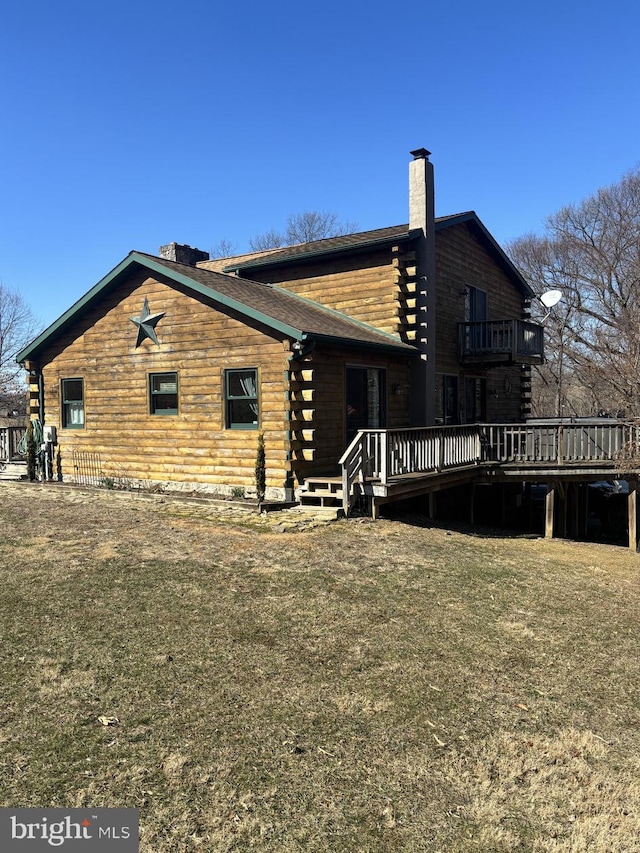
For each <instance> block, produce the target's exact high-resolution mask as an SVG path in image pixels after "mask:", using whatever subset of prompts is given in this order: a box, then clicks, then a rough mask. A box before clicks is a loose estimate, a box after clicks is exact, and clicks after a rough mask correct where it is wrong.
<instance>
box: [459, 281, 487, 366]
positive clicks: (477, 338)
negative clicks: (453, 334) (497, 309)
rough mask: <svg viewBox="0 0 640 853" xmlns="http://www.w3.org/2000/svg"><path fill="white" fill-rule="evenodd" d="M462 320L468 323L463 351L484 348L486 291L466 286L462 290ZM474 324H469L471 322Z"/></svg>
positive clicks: (485, 340) (485, 337)
mask: <svg viewBox="0 0 640 853" xmlns="http://www.w3.org/2000/svg"><path fill="white" fill-rule="evenodd" d="M464 321H465V323H467V324H468V325H467V326H466V331H465V338H466V340H465V351H466V352H477V351H478V350H485V349H487V346H488V341H487V332H488V329H487V292H486V290H480V289H479V288H478V287H471V286H469V287H466V288H465V290H464ZM472 323H473V324H474V325H471V324H472Z"/></svg>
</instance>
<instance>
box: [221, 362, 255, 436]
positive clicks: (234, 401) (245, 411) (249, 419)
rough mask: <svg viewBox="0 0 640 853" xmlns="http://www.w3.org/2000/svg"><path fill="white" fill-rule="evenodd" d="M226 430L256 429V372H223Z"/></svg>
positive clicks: (251, 370) (252, 370) (253, 369)
mask: <svg viewBox="0 0 640 853" xmlns="http://www.w3.org/2000/svg"><path fill="white" fill-rule="evenodd" d="M224 381H225V387H224V392H225V406H226V421H227V429H258V371H257V370H256V368H254V367H252V368H248V369H246V370H225V380H224Z"/></svg>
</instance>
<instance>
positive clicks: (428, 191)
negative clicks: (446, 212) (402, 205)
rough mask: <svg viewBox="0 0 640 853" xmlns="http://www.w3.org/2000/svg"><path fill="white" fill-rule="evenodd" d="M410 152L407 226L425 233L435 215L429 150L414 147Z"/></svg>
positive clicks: (430, 227) (430, 226)
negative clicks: (411, 157) (411, 156)
mask: <svg viewBox="0 0 640 853" xmlns="http://www.w3.org/2000/svg"><path fill="white" fill-rule="evenodd" d="M410 153H411V154H412V155H413V160H412V161H411V162H410V163H409V228H411V229H414V228H422V230H423V231H424V233H425V234H427V233H428V232H429V231H430V230H432V228H433V219H434V215H435V213H434V190H433V164H432V163H430V162H429V155H430V154H431V152H430V151H427V149H426V148H416V150H415V151H411V152H410Z"/></svg>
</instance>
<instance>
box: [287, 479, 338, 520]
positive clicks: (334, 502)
mask: <svg viewBox="0 0 640 853" xmlns="http://www.w3.org/2000/svg"><path fill="white" fill-rule="evenodd" d="M298 500H299V501H300V508H301V509H313V510H317V511H321V510H326V511H327V513H329V512H331V513H335V514H336V517H337V516H338V515H340V514H341V513H342V478H341V477H307V479H306V480H305V482H304V484H303V485H302V486H301V487H300V488H299V489H298Z"/></svg>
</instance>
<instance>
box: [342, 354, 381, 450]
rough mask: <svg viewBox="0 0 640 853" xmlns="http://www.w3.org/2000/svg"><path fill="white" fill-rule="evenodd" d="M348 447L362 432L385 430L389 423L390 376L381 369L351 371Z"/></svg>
mask: <svg viewBox="0 0 640 853" xmlns="http://www.w3.org/2000/svg"><path fill="white" fill-rule="evenodd" d="M346 391H347V394H346V424H347V444H350V443H351V441H352V439H353V438H354V436H355V434H356V433H357V432H358V430H359V429H383V428H384V427H385V426H386V423H387V412H386V372H385V371H384V370H383V369H381V368H379V367H347V378H346Z"/></svg>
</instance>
